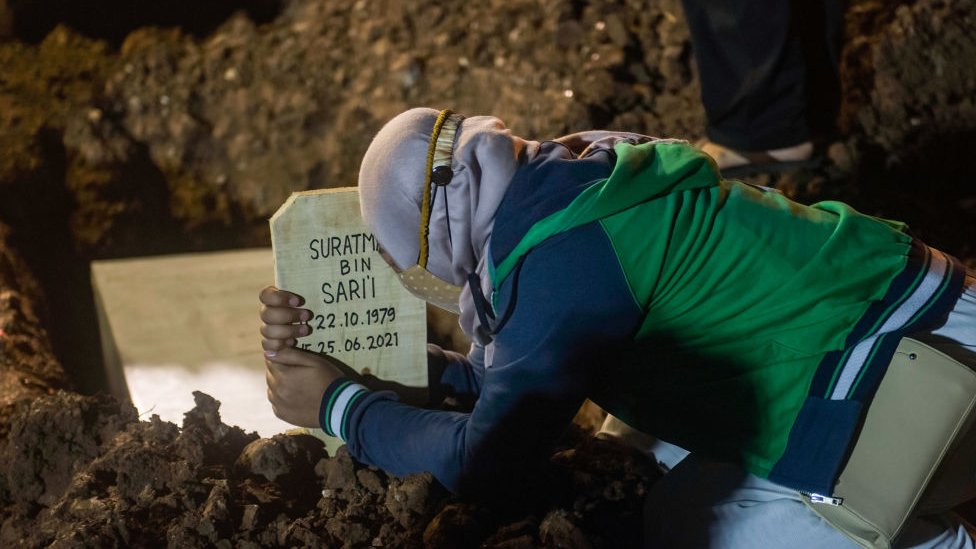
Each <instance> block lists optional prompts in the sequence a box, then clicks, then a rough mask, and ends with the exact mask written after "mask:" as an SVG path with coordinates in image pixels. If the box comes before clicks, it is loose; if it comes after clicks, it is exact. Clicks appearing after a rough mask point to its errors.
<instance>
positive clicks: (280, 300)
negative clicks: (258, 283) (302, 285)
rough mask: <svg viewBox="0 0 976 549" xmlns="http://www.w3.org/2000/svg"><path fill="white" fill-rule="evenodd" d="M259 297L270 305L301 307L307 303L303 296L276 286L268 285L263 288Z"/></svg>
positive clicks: (262, 301)
mask: <svg viewBox="0 0 976 549" xmlns="http://www.w3.org/2000/svg"><path fill="white" fill-rule="evenodd" d="M258 299H259V300H260V301H261V303H263V304H265V305H268V306H269V307H300V306H302V305H303V304H304V303H305V298H303V297H302V296H300V295H298V294H293V293H291V292H286V291H285V290H279V289H278V288H275V287H274V286H268V287H266V288H264V289H263V290H261V293H260V294H259V295H258Z"/></svg>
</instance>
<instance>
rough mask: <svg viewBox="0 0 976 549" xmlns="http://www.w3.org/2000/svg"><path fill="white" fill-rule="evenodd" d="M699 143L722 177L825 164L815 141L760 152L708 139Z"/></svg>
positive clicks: (786, 170) (806, 167)
mask: <svg viewBox="0 0 976 549" xmlns="http://www.w3.org/2000/svg"><path fill="white" fill-rule="evenodd" d="M696 146H697V147H698V148H699V149H701V151H702V152H704V153H705V154H707V155H708V156H711V157H712V159H713V160H715V164H716V165H717V166H718V169H719V171H720V172H721V173H722V176H723V177H744V176H750V175H756V174H760V173H782V172H788V171H796V170H803V169H811V168H816V167H818V166H820V165H821V163H822V160H821V159H820V158H815V157H814V156H813V143H812V142H810V141H805V142H803V143H800V144H799V145H794V146H792V147H784V148H782V149H770V150H767V151H758V152H746V151H737V150H734V149H730V148H728V147H725V146H723V145H719V144H718V143H714V142H712V141H709V140H707V139H703V140H701V141H699V142H698V143H697V144H696Z"/></svg>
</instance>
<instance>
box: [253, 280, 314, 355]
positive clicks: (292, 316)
mask: <svg viewBox="0 0 976 549" xmlns="http://www.w3.org/2000/svg"><path fill="white" fill-rule="evenodd" d="M258 299H259V300H260V301H261V322H262V324H261V335H262V336H263V339H262V340H261V346H262V347H263V348H264V350H265V351H277V350H279V349H283V348H285V347H294V346H295V343H296V341H297V339H298V338H299V337H302V336H307V335H308V334H310V333H312V328H311V326H309V325H308V324H305V322H308V321H309V320H310V319H311V318H312V311H310V310H308V309H300V308H299V307H301V306H302V305H303V304H304V303H305V299H304V298H302V296H300V295H296V294H293V293H291V292H286V291H284V290H279V289H278V288H275V287H274V286H268V287H267V288H265V289H263V290H261V294H260V295H259V296H258Z"/></svg>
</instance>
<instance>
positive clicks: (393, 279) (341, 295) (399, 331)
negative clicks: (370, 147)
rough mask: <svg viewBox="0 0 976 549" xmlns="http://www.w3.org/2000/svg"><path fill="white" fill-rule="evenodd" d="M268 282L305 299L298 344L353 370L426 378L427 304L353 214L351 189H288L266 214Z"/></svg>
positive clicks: (417, 380)
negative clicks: (306, 316) (270, 254)
mask: <svg viewBox="0 0 976 549" xmlns="http://www.w3.org/2000/svg"><path fill="white" fill-rule="evenodd" d="M271 245H272V248H273V249H274V255H275V285H276V286H277V287H278V288H281V289H283V290H288V291H290V292H294V293H296V294H298V295H301V296H302V297H304V298H305V305H304V307H305V308H307V309H310V310H311V311H312V320H311V321H310V322H309V323H308V324H309V325H310V326H311V327H312V333H311V335H309V336H307V337H303V338H300V339H299V341H298V346H299V347H300V348H302V349H305V350H308V351H311V352H316V353H323V354H326V355H329V356H330V357H333V358H336V359H338V360H340V361H342V362H344V363H346V364H347V365H349V366H350V367H352V368H353V369H355V370H357V371H358V372H360V373H371V374H373V375H375V376H377V377H380V378H382V379H385V380H389V381H395V382H399V383H402V384H404V385H410V386H415V387H419V386H424V385H426V384H427V343H426V342H427V319H426V305H425V304H424V302H423V301H421V300H419V299H417V298H415V297H413V296H412V295H410V294H409V293H408V292H407V291H406V290H405V289H404V288H403V286H402V285H401V284H400V281H399V280H398V279H397V276H396V273H394V272H393V269H391V268H390V267H389V266H388V265H386V263H385V262H384V260H383V258H382V257H380V254H379V252H378V243H377V241H376V239H375V238H374V237H373V235H372V234H371V233H370V232H369V230H368V229H367V228H366V226H365V224H364V223H363V220H362V217H361V216H360V213H359V190H358V189H356V188H355V187H346V188H339V189H323V190H315V191H306V192H299V193H294V194H292V195H291V197H289V198H288V200H287V201H286V202H285V203H284V204H283V205H282V206H281V208H279V209H278V211H277V212H275V214H274V216H272V217H271Z"/></svg>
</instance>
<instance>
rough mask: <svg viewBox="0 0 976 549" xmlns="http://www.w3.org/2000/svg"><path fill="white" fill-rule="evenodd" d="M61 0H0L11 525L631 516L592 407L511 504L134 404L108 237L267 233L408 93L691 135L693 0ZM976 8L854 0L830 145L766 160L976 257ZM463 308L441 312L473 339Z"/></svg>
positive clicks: (467, 530)
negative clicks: (786, 161) (117, 324)
mask: <svg viewBox="0 0 976 549" xmlns="http://www.w3.org/2000/svg"><path fill="white" fill-rule="evenodd" d="M68 4H69V3H64V2H57V1H54V0H0V66H2V67H3V71H0V459H2V460H3V462H4V463H5V468H4V470H3V472H2V474H0V521H2V524H0V544H2V545H4V546H7V545H26V546H42V545H50V544H54V543H57V544H64V545H82V544H86V545H99V546H101V545H106V546H147V545H148V546H157V545H170V546H181V547H182V546H204V545H206V546H211V545H219V546H228V547H230V546H250V547H255V546H262V547H263V546H269V545H288V546H294V545H327V546H349V547H353V546H397V547H399V546H421V545H427V546H433V547H464V546H479V545H481V544H484V545H485V546H489V547H534V546H549V547H587V546H591V547H609V546H621V545H623V546H627V545H631V543H630V542H633V541H634V540H636V539H637V536H639V528H638V524H639V520H638V517H639V514H640V504H641V501H642V499H643V498H642V494H643V493H644V491H645V490H646V489H647V488H648V487H649V486H650V485H651V483H653V482H654V480H655V479H656V478H657V472H656V469H655V468H654V467H653V466H652V464H650V463H648V462H647V461H646V460H644V459H643V458H642V457H640V456H636V455H634V454H632V453H630V452H629V451H628V450H627V449H625V448H621V447H618V446H615V445H614V444H613V443H612V442H609V441H601V440H596V439H593V438H592V437H590V436H588V433H589V432H591V431H592V430H593V428H594V425H595V424H596V421H597V420H598V419H599V414H598V413H594V412H592V411H590V412H589V413H586V414H582V415H581V416H580V419H579V422H578V425H583V427H575V428H574V429H572V430H571V432H569V433H567V435H566V437H565V439H564V441H563V443H562V445H561V446H560V447H559V448H557V449H556V451H555V453H554V455H553V458H552V463H551V467H552V479H549V480H546V481H545V482H548V483H549V484H547V486H548V487H549V488H547V489H546V490H542V491H536V492H537V493H534V494H527V497H526V498H525V501H519V502H509V504H508V505H504V506H498V505H487V504H477V503H472V502H466V501H460V500H457V499H455V498H453V497H451V496H450V495H449V494H447V493H446V492H445V491H444V490H443V488H441V487H440V486H439V485H438V484H437V483H436V482H435V481H434V480H433V479H431V478H430V477H429V476H425V475H419V476H412V477H407V478H403V479H398V478H395V477H391V476H389V475H387V474H386V473H384V472H382V471H380V470H377V469H374V468H370V467H365V466H363V465H361V464H358V463H355V462H354V461H353V460H352V459H351V458H350V457H349V456H348V454H346V453H345V451H344V450H340V451H339V453H338V454H337V455H336V456H326V455H325V454H324V452H323V451H322V449H321V448H320V447H319V446H318V445H317V443H315V442H314V440H312V439H309V438H307V437H302V436H278V437H274V438H271V439H258V438H257V437H256V435H254V434H247V433H244V432H242V431H241V430H240V429H237V428H234V427H229V426H226V425H224V424H222V423H221V422H220V420H219V415H218V406H219V405H218V403H216V402H215V401H213V399H211V398H209V397H207V396H206V395H203V394H196V402H197V406H196V407H195V408H194V409H193V410H191V411H190V412H188V413H187V416H186V420H185V421H184V424H183V426H182V427H177V426H175V425H172V424H169V423H165V422H162V421H159V420H158V419H155V418H148V419H147V418H140V417H137V415H136V413H135V411H134V410H133V409H132V408H131V407H129V406H128V405H126V404H121V403H118V402H116V401H114V400H112V399H111V398H109V397H105V396H101V394H100V393H102V392H104V391H105V390H106V389H107V387H106V384H105V379H104V375H103V373H102V372H101V367H100V364H101V356H100V350H99V347H98V334H97V331H96V328H95V326H96V322H95V317H94V308H93V303H92V298H91V291H90V279H89V274H88V262H89V261H90V260H91V259H94V258H110V257H125V256H136V255H147V254H159V253H167V252H187V251H199V250H209V249H225V248H234V247H242V246H254V245H268V242H269V237H268V232H267V231H268V229H267V223H266V220H267V218H268V217H269V216H270V215H271V213H273V212H274V211H275V209H276V208H277V207H278V205H279V204H280V203H281V202H283V201H284V199H285V198H286V197H287V196H288V194H289V193H291V192H293V191H297V190H305V189H310V188H320V187H337V186H349V185H354V184H355V177H356V173H357V170H358V164H359V159H360V158H361V156H362V153H363V152H364V150H365V148H366V146H367V144H368V142H369V140H370V138H371V136H372V135H373V134H374V133H375V132H376V131H377V130H378V129H379V127H380V126H381V125H382V123H383V122H384V121H385V120H387V119H389V118H390V117H392V116H393V115H395V114H396V113H398V112H400V111H402V110H404V109H406V108H408V107H411V106H416V105H430V106H434V107H447V106H449V107H452V108H454V109H455V110H458V111H460V112H464V113H467V114H476V113H479V114H480V113H491V114H495V115H498V116H500V117H501V118H502V119H504V120H505V121H506V122H507V123H508V125H509V126H510V127H511V128H512V129H513V130H514V131H515V132H516V133H517V134H520V135H525V136H527V137H533V138H547V137H553V136H557V135H562V134H565V133H569V132H572V131H578V130H583V129H592V128H609V129H621V130H628V131H636V132H642V133H647V134H651V135H661V136H677V137H685V138H688V139H695V138H697V137H699V136H700V135H701V134H702V131H703V127H704V115H703V112H702V109H701V107H700V105H699V101H698V84H697V76H696V71H695V68H694V65H693V58H692V55H693V52H692V50H691V46H690V44H689V37H688V30H687V27H686V25H685V23H684V19H683V14H682V10H681V5H680V1H679V0H660V1H658V2H653V3H648V2H638V1H637V0H610V1H606V2H594V3H590V2H565V1H561V0H542V1H530V0H489V1H487V2H480V3H479V2H462V1H453V0H452V1H451V2H435V1H432V0H429V1H428V0H425V1H421V2H409V3H402V2H395V1H392V0H380V1H374V2H367V1H365V0H360V1H358V2H318V1H315V0H281V1H278V0H247V1H245V2H240V3H234V2H229V1H219V2H205V3H201V2H188V1H183V0H177V1H175V2H171V3H167V4H165V7H161V6H163V4H160V5H158V6H157V5H156V4H152V3H137V4H136V7H135V8H133V7H132V6H131V5H130V4H131V3H129V2H121V1H120V0H93V1H91V2H87V3H85V8H84V9H81V8H77V7H73V6H71V5H68ZM974 18H976V0H951V1H949V0H899V1H897V2H885V1H882V0H854V1H851V2H848V7H847V18H846V25H847V37H846V41H845V46H844V50H843V55H842V62H841V66H840V87H839V89H840V97H839V98H838V103H839V105H838V108H837V112H838V115H837V117H836V124H834V126H836V129H835V130H834V131H832V132H829V133H826V134H824V136H823V137H822V138H821V139H820V142H818V146H819V148H820V150H821V152H822V153H823V155H824V156H825V157H826V158H827V160H828V161H827V162H826V163H825V165H824V166H823V167H822V168H820V169H816V170H811V171H808V172H801V173H795V174H790V175H786V176H780V177H770V176H763V177H759V178H757V179H756V182H758V183H764V184H771V185H774V186H776V187H778V188H780V189H781V190H783V191H784V192H785V193H786V194H788V195H790V196H793V197H796V198H798V199H800V200H803V201H815V200H821V199H840V200H844V201H847V202H850V203H852V204H853V205H855V206H856V207H858V208H859V209H861V210H863V211H866V212H868V213H872V214H876V215H881V216H885V217H889V218H895V219H902V220H905V221H907V222H909V224H910V225H911V226H912V228H913V230H914V231H915V232H916V233H918V234H919V235H920V236H921V237H923V238H924V239H925V240H926V241H927V242H928V243H930V244H932V245H934V246H937V247H939V248H941V249H944V250H946V251H948V252H950V253H953V254H955V255H956V256H958V257H960V258H962V259H963V260H964V261H965V262H966V263H967V264H968V265H969V266H971V267H976V248H974V246H976V241H973V240H972V239H971V238H969V237H968V233H967V231H965V230H963V229H964V228H967V227H971V226H973V221H974V218H976V189H974V188H973V186H972V184H971V181H972V178H973V175H974V170H973V168H972V160H971V156H972V152H973V151H974V150H976V64H974V63H972V62H971V61H972V59H974V58H976V33H974V32H972V29H973V28H976V20H974ZM822 118H825V119H827V121H830V120H831V119H832V117H830V116H824V117H822ZM451 324H452V322H451V319H437V320H436V321H435V322H432V324H431V335H432V337H433V338H434V339H436V340H438V341H441V342H444V343H446V344H449V345H451V344H453V345H460V343H459V341H460V340H459V339H458V338H457V334H456V332H455V331H454V330H453V329H452V328H451ZM529 495H533V496H536V497H528V496H529Z"/></svg>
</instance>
